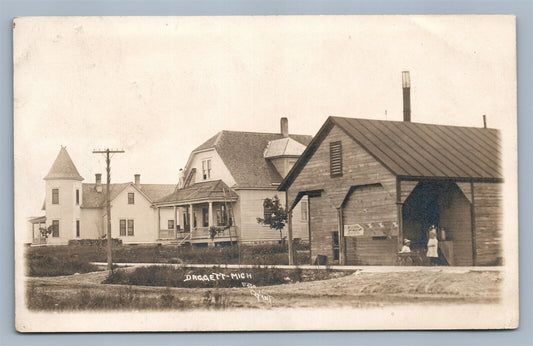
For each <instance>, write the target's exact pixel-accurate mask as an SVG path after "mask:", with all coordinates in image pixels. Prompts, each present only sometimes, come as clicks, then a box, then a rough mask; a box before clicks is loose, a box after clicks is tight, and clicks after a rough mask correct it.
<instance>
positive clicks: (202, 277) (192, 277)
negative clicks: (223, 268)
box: [183, 272, 273, 305]
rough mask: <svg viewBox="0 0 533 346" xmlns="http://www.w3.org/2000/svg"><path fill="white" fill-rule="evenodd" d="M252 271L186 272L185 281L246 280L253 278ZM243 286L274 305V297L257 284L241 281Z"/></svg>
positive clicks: (253, 294)
mask: <svg viewBox="0 0 533 346" xmlns="http://www.w3.org/2000/svg"><path fill="white" fill-rule="evenodd" d="M252 278H253V277H252V274H251V273H243V272H241V273H229V274H224V273H211V274H199V275H196V274H186V275H185V279H184V280H183V281H221V280H246V279H250V280H251V279H252ZM241 284H242V287H247V288H249V289H250V294H251V295H252V296H254V297H255V298H256V299H257V301H258V302H265V303H268V304H270V305H272V299H273V297H272V296H271V295H269V294H266V293H264V292H262V291H261V290H258V289H257V286H255V285H254V284H252V283H250V282H245V281H242V282H241Z"/></svg>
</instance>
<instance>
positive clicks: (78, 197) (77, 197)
mask: <svg viewBox="0 0 533 346" xmlns="http://www.w3.org/2000/svg"><path fill="white" fill-rule="evenodd" d="M76 205H80V190H76Z"/></svg>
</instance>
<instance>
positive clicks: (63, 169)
mask: <svg viewBox="0 0 533 346" xmlns="http://www.w3.org/2000/svg"><path fill="white" fill-rule="evenodd" d="M52 179H66V180H83V178H82V176H81V175H80V173H78V170H77V169H76V166H75V165H74V162H72V159H71V158H70V155H69V154H68V152H67V148H66V147H63V146H62V147H61V150H59V154H58V155H57V157H56V160H55V161H54V164H53V165H52V167H51V168H50V171H49V172H48V174H47V175H46V177H44V180H52Z"/></svg>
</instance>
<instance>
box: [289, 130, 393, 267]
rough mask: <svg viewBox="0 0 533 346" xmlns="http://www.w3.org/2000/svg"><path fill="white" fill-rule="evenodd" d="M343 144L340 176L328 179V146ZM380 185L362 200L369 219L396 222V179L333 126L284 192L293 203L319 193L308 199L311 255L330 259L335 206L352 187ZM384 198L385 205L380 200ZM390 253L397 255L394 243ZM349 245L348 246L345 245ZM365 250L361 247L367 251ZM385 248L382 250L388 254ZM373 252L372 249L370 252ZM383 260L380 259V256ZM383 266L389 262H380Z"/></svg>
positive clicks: (335, 212)
mask: <svg viewBox="0 0 533 346" xmlns="http://www.w3.org/2000/svg"><path fill="white" fill-rule="evenodd" d="M336 141H341V142H342V162H343V165H342V176H340V177H334V178H332V177H331V176H330V157H329V156H330V143H331V142H336ZM370 184H381V185H382V188H381V192H379V193H378V194H377V195H376V199H374V196H370V198H369V199H368V201H365V204H364V205H365V207H364V208H366V209H367V212H368V217H369V218H370V219H372V220H379V219H380V218H383V220H384V221H388V220H393V221H396V218H397V215H396V205H395V199H396V177H395V176H394V175H393V174H392V173H391V172H390V171H388V170H387V169H386V168H385V167H383V166H382V165H381V164H380V163H379V162H378V161H376V160H375V159H374V157H373V156H372V155H370V154H369V153H368V152H367V151H366V150H365V149H363V148H362V147H361V146H360V145H359V144H357V143H356V142H355V141H354V140H353V139H352V138H350V137H349V136H348V135H346V133H345V132H344V131H343V130H342V129H340V128H339V127H337V126H333V127H332V128H331V130H330V132H329V133H328V134H327V136H326V138H325V139H324V140H323V141H322V143H321V144H320V145H319V147H318V148H317V149H316V151H315V152H314V154H313V155H312V157H310V158H309V160H308V162H307V163H306V165H305V167H304V169H303V170H302V171H301V172H300V173H299V174H298V176H297V177H296V178H295V180H294V181H293V183H292V184H291V186H290V187H289V189H288V191H287V193H288V194H289V202H290V203H292V202H293V201H294V200H295V199H296V197H297V195H298V193H299V192H305V191H313V190H322V195H321V197H312V198H310V199H309V205H310V225H311V227H310V233H311V256H315V255H327V256H328V261H329V262H331V260H332V258H333V239H332V232H337V231H338V230H339V224H338V213H337V209H336V208H337V207H340V205H341V203H342V202H343V200H344V199H345V198H346V196H347V194H348V192H349V191H350V188H351V187H352V186H360V185H370ZM385 196H386V199H387V202H386V203H384V202H383V200H384V199H385ZM394 244H395V245H394V247H393V248H391V249H392V253H394V254H395V253H396V250H397V249H396V243H394ZM347 246H348V244H347ZM366 248H367V247H362V251H363V252H364V251H366V250H365V249H366ZM387 249H388V247H387V248H384V251H388V250H387ZM372 251H373V250H372ZM381 257H383V256H381ZM382 262H383V263H384V264H385V263H387V264H388V263H389V261H388V260H384V261H382Z"/></svg>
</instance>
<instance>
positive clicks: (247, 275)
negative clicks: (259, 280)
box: [183, 273, 252, 281]
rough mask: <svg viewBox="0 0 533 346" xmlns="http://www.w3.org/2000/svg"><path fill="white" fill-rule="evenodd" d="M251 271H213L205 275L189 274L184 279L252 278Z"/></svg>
mask: <svg viewBox="0 0 533 346" xmlns="http://www.w3.org/2000/svg"><path fill="white" fill-rule="evenodd" d="M251 278H252V274H250V273H229V274H224V273H211V274H203V275H195V274H187V275H185V280H183V281H221V280H243V279H251Z"/></svg>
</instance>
